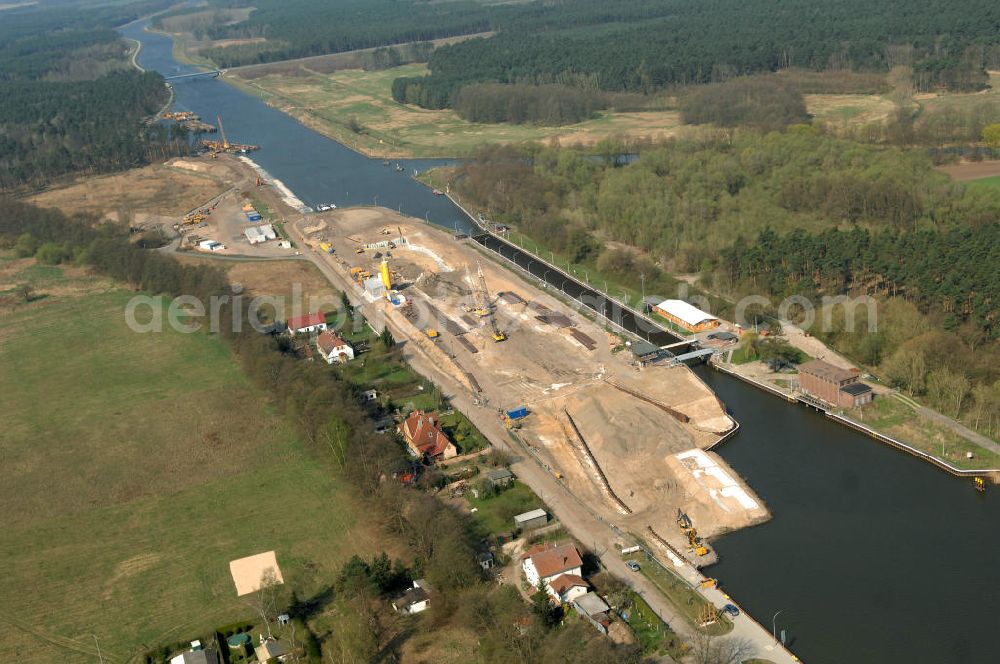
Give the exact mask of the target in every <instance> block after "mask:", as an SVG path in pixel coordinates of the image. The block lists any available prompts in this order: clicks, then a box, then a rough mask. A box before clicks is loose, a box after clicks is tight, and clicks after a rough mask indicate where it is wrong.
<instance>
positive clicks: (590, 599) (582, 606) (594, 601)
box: [573, 592, 611, 634]
mask: <svg viewBox="0 0 1000 664" xmlns="http://www.w3.org/2000/svg"><path fill="white" fill-rule="evenodd" d="M573 608H574V609H576V612H577V613H579V614H580V615H581V616H583V617H584V618H586V619H587V621H588V622H589V623H590V624H591V625H593V626H594V627H595V628H596V629H597V630H598V631H599V632H601V633H602V634H607V633H608V626H610V625H611V614H610V613H609V611H610V610H611V607H609V606H608V605H607V603H605V601H604V600H603V599H601V597H600V595H598V594H597V593H595V592H589V593H587V594H585V595H581V596H580V597H577V598H576V599H575V600H573Z"/></svg>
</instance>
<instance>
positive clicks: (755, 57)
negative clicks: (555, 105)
mask: <svg viewBox="0 0 1000 664" xmlns="http://www.w3.org/2000/svg"><path fill="white" fill-rule="evenodd" d="M230 4H231V3H230ZM252 4H253V6H255V7H257V8H258V9H257V10H256V11H254V12H253V13H252V14H251V15H250V18H249V19H248V20H246V21H243V22H241V23H237V24H234V25H225V26H217V27H216V28H214V29H213V30H212V31H211V34H210V36H211V37H213V38H216V39H223V38H226V39H233V38H237V39H238V38H251V37H265V38H266V39H267V43H266V44H264V45H260V44H247V45H237V46H229V47H225V48H218V49H214V50H211V51H208V52H206V54H207V55H208V56H209V57H210V58H212V59H213V60H214V61H215V62H216V63H217V64H219V65H220V66H223V67H231V66H237V65H241V64H253V63H258V62H271V61H275V60H282V59H288V58H297V57H303V56H308V55H319V54H323V53H332V52H338V51H345V50H351V49H357V48H366V47H371V46H385V45H389V44H394V43H404V42H409V41H417V40H427V39H433V38H437V37H445V36H451V35H458V34H472V33H476V32H483V31H487V30H490V31H495V32H496V35H495V36H492V37H489V38H485V39H475V40H470V41H467V42H462V43H458V44H454V45H451V46H448V47H446V48H442V49H439V50H438V51H437V52H436V53H435V55H434V57H433V58H432V59H431V62H430V66H431V71H432V74H431V76H430V80H429V81H427V82H425V83H424V89H423V91H421V93H420V95H419V96H416V97H414V99H413V100H412V101H414V102H415V103H419V102H420V101H421V100H422V101H423V103H425V104H427V105H429V107H441V106H442V105H444V102H443V101H442V100H446V101H447V103H448V104H449V105H450V101H451V100H452V99H453V95H454V94H455V92H456V91H457V90H458V89H459V88H460V87H462V86H463V85H466V84H469V83H485V82H495V83H532V84H537V83H560V82H566V81H565V79H567V78H574V79H575V78H577V77H579V76H580V75H584V76H583V79H585V80H590V81H595V82H596V85H597V86H598V87H599V88H600V89H603V90H613V91H633V92H634V91H641V92H649V91H651V90H654V89H660V88H663V87H668V86H672V85H685V84H692V83H709V82H717V81H721V80H726V79H729V78H732V77H734V76H740V75H746V74H752V73H756V72H763V71H776V70H778V69H784V68H789V67H798V68H803V69H812V70H844V69H854V70H875V71H887V70H888V69H889V67H891V66H892V65H896V64H906V65H911V66H913V67H914V83H915V84H916V85H917V86H918V88H919V89H921V90H930V89H934V88H936V87H938V86H947V87H949V88H951V89H954V90H975V89H979V88H981V87H982V86H983V85H984V83H985V80H986V77H985V72H984V68H987V67H989V68H997V67H998V66H1000V65H998V63H1000V37H998V35H997V32H996V30H995V29H994V27H993V26H995V25H996V23H997V21H998V20H1000V7H998V6H997V5H996V3H993V2H989V0H961V1H959V2H954V3H947V4H946V5H941V3H938V2H934V0H910V1H905V0H882V1H881V2H876V3H871V2H864V1H863V0H839V1H838V2H835V3H829V2H825V3H824V2H818V1H817V0H761V1H760V2H753V3H747V2H743V1H742V0H706V1H705V2H698V3H691V2H686V1H684V0H632V1H630V2H627V3H608V2H604V1H603V0H572V1H570V2H557V3H549V2H527V3H477V2H471V1H468V0H459V1H456V2H449V3H426V2H415V1H413V0H398V1H392V0H374V1H370V0H338V1H337V2H325V1H324V0H291V1H278V0H261V1H260V2H254V3H252ZM942 26H948V28H947V29H945V28H943V27H942ZM414 91H416V89H415V88H414Z"/></svg>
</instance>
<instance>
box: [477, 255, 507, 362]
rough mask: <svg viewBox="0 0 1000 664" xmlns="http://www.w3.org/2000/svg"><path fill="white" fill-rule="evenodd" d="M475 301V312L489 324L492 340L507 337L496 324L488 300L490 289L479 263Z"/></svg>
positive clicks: (490, 303)
mask: <svg viewBox="0 0 1000 664" xmlns="http://www.w3.org/2000/svg"><path fill="white" fill-rule="evenodd" d="M476 296H477V302H476V309H475V312H476V313H477V314H479V315H480V316H483V317H485V318H486V320H487V322H488V323H489V324H490V332H491V333H492V334H493V341H495V342H497V343H500V342H501V341H505V340H506V339H507V335H506V334H504V332H503V330H501V329H500V326H499V325H497V320H496V317H495V316H494V315H493V303H492V302H491V301H490V289H489V287H488V286H487V285H486V275H485V274H483V266H482V264H480V265H479V289H478V290H477V292H476Z"/></svg>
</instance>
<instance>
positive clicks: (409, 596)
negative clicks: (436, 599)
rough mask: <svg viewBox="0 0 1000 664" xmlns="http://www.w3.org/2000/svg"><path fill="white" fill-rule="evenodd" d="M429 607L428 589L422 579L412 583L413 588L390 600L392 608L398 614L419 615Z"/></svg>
mask: <svg viewBox="0 0 1000 664" xmlns="http://www.w3.org/2000/svg"><path fill="white" fill-rule="evenodd" d="M429 606H430V587H429V586H428V585H427V582H426V581H425V580H423V579H417V580H416V581H414V582H413V587H412V588H410V589H409V590H407V591H406V592H405V593H403V594H402V595H400V596H399V597H397V598H396V599H394V600H392V608H393V609H395V610H396V611H397V612H399V613H408V614H414V613H420V612H421V611H426V610H427V608H428V607H429Z"/></svg>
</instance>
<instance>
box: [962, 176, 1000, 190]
mask: <svg viewBox="0 0 1000 664" xmlns="http://www.w3.org/2000/svg"><path fill="white" fill-rule="evenodd" d="M965 186H966V187H972V188H984V189H1000V175H994V176H993V177H989V178H981V179H979V180H969V181H968V182H966V183H965Z"/></svg>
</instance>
